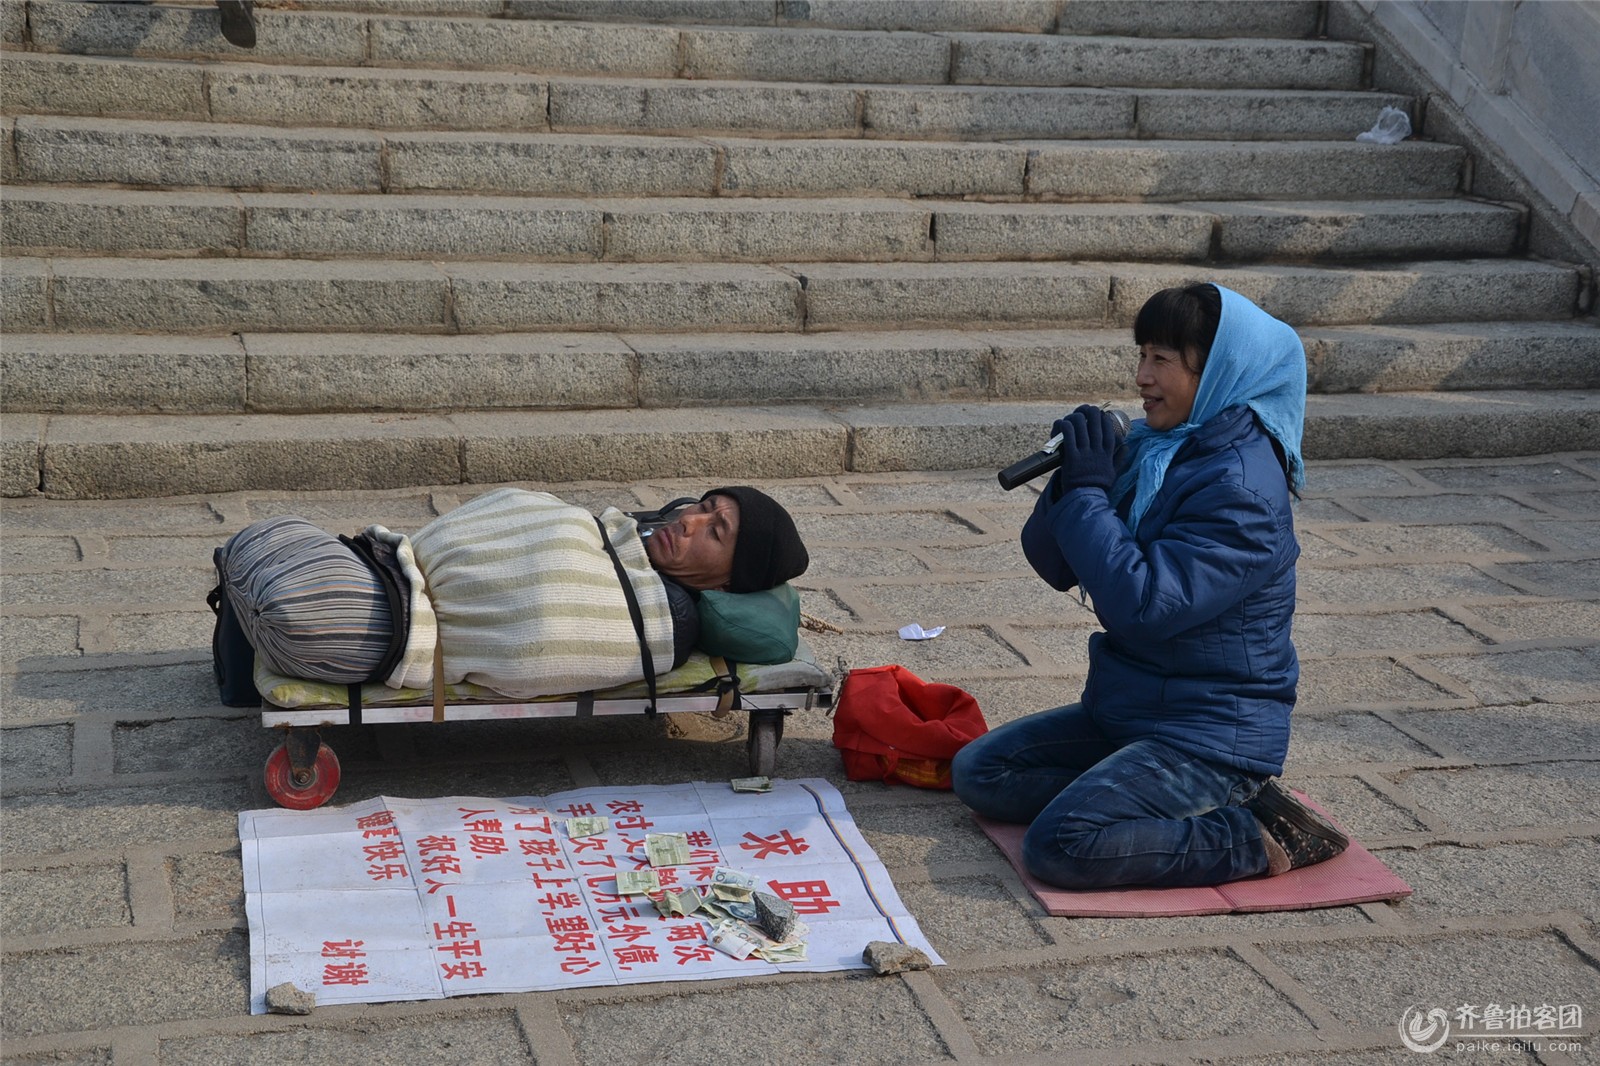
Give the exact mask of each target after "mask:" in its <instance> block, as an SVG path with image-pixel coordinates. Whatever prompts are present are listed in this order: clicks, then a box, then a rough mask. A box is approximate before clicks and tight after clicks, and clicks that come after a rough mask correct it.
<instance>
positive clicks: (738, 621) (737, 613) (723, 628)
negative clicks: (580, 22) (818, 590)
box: [696, 585, 800, 663]
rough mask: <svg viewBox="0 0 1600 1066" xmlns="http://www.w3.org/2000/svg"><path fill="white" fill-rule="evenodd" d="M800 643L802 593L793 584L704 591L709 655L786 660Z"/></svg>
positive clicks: (703, 645)
mask: <svg viewBox="0 0 1600 1066" xmlns="http://www.w3.org/2000/svg"><path fill="white" fill-rule="evenodd" d="M799 644H800V594H799V593H798V592H796V591H795V590H794V589H793V588H792V587H791V586H789V585H779V586H778V587H777V588H775V589H768V590H767V591H766V592H718V591H716V590H714V589H709V590H707V591H705V592H702V593H701V594H700V640H699V642H698V643H697V644H696V647H698V648H699V649H700V650H701V651H703V652H705V653H706V654H707V655H720V656H722V657H723V658H724V659H730V660H732V661H733V662H736V663H786V662H788V661H789V660H790V659H793V658H794V651H795V648H797V647H798V646H799Z"/></svg>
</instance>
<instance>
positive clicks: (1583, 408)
mask: <svg viewBox="0 0 1600 1066" xmlns="http://www.w3.org/2000/svg"><path fill="white" fill-rule="evenodd" d="M1073 401H1074V398H1072V397H1060V398H1058V399H1056V400H1054V401H1051V402H1047V403H1002V402H974V403H934V404H890V405H886V406H855V405H852V406H845V407H824V406H798V405H796V406H784V407H712V408H693V407H681V408H677V409H673V410H666V411H651V412H649V413H648V414H643V413H641V412H639V411H632V410H618V411H569V412H526V411H513V412H497V413H470V414H424V415H415V416H408V417H405V418H401V417H396V416H394V415H388V414H384V415H361V414H337V415H124V416H110V415H107V416H76V415H55V416H46V415H36V416H13V417H9V418H7V419H6V420H5V424H4V426H3V428H0V492H3V493H4V494H5V495H8V496H17V495H30V494H37V493H42V494H43V495H46V496H51V497H56V498H62V499H113V498H127V497H159V496H177V495H186V494H194V493H212V492H231V491H240V490H258V491H259V490H273V491H294V492H307V491H318V490H323V489H343V490H355V489H377V488H400V487H405V486H416V485H449V484H473V485H492V484H496V483H501V482H533V483H539V484H551V483H558V482H573V481H586V480H604V481H633V480H645V479H654V478H701V477H714V478H728V479H732V478H738V479H757V480H759V479H763V478H784V477H817V476H824V475H829V474H838V473H845V472H887V471H897V470H962V469H976V468H987V469H991V470H998V469H1000V468H1001V467H1003V466H1006V465H1008V464H1010V463H1011V462H1013V461H1014V460H1016V459H1017V458H1018V457H1020V456H1023V455H1026V454H1028V453H1029V452H1031V451H1033V450H1034V449H1036V448H1037V447H1038V446H1039V444H1040V442H1041V440H1042V439H1043V437H1044V436H1046V435H1047V434H1048V427H1049V425H1050V423H1051V421H1052V420H1053V419H1055V418H1056V417H1058V416H1059V415H1060V414H1061V411H1062V409H1063V407H1070V406H1071V405H1072V403H1073ZM1596 447H1600V393H1595V392H1591V391H1582V390H1576V389H1572V390H1565V391H1560V392H1510V391H1508V392H1472V393H1459V392H1458V393H1449V394H1440V393H1393V394H1382V395H1373V396H1359V397H1357V396H1350V395H1337V396H1313V397H1311V398H1310V400H1309V402H1308V404H1307V413H1306V432H1305V455H1306V457H1307V458H1308V459H1313V460H1315V459H1342V458H1358V457H1359V458H1373V459H1423V458H1440V457H1464V456H1465V457H1472V456H1512V455H1531V454H1539V453H1544V452H1555V451H1575V450H1587V449H1593V448H1596ZM1025 498H1026V497H1025Z"/></svg>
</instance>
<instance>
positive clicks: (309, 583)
mask: <svg viewBox="0 0 1600 1066" xmlns="http://www.w3.org/2000/svg"><path fill="white" fill-rule="evenodd" d="M679 502H680V503H688V504H691V505H689V506H685V507H682V508H681V509H678V510H676V511H671V512H670V514H669V515H666V516H661V517H660V518H658V519H657V520H655V521H653V522H652V521H650V520H649V519H648V518H647V519H646V522H645V524H644V525H643V526H641V523H640V521H639V520H637V519H635V518H634V517H633V516H630V515H627V514H624V513H622V512H621V511H619V510H617V509H616V508H608V509H607V510H606V511H605V512H604V514H602V515H600V516H598V517H596V516H595V515H592V514H590V513H589V512H588V511H587V510H585V509H583V508H581V507H576V506H573V505H572V504H568V503H565V502H563V501H562V500H560V499H558V498H556V497H555V496H552V495H550V494H549V493H545V492H529V491H526V490H523V489H498V490H496V491H494V492H490V493H488V494H486V495H483V496H479V497H477V498H476V499H474V500H472V501H470V502H468V503H466V504H464V505H463V506H461V507H459V508H457V509H456V510H454V511H451V512H449V513H448V514H445V515H441V516H440V517H439V518H436V519H434V520H433V521H432V522H430V523H429V524H428V525H426V526H424V527H423V528H422V529H420V530H418V531H417V532H416V533H414V534H412V535H411V536H409V537H408V536H406V535H404V534H400V533H395V532H392V531H390V530H388V529H386V528H384V527H383V526H370V527H368V528H367V529H366V530H365V531H363V532H362V533H361V534H359V535H358V536H356V537H334V536H333V535H332V534H330V533H327V532H325V531H324V530H321V529H319V528H317V527H316V526H314V525H312V524H311V523H310V522H308V521H306V520H305V519H304V518H298V517H295V516H292V515H285V516H279V517H274V518H267V519H263V520H261V521H259V522H255V523H253V524H251V525H249V526H247V527H246V528H244V529H243V530H241V531H240V532H238V533H237V534H235V535H234V536H233V538H232V539H230V540H229V541H228V543H227V544H226V546H224V547H223V548H222V549H221V550H220V552H219V558H218V564H219V569H220V570H221V571H222V574H223V575H224V580H223V586H224V588H225V594H226V595H227V597H228V599H229V601H230V602H231V605H232V607H233V611H234V614H235V615H236V616H237V618H238V620H239V623H240V626H241V628H242V629H243V630H244V634H245V636H246V637H247V638H248V639H249V641H250V643H251V645H252V646H253V647H254V648H255V651H256V654H257V656H258V657H259V658H260V660H261V661H262V663H263V664H264V665H265V666H266V667H267V668H268V669H270V670H272V671H273V672H275V673H278V674H282V675H285V676H288V677H296V678H306V679H309V680H315V681H326V682H333V683H335V684H343V685H353V684H358V683H361V682H365V681H381V682H383V683H384V684H386V685H388V686H390V687H391V688H410V689H424V690H425V689H429V688H431V687H433V684H434V670H435V664H436V663H439V664H442V669H441V671H440V672H441V673H442V675H443V683H444V684H455V683H457V682H461V681H466V682H469V683H472V684H476V685H482V686H484V687H485V688H489V689H493V690H494V691H496V692H499V693H502V694H504V695H506V696H509V697H511V698H513V699H530V698H533V697H537V696H551V695H559V694H563V693H571V692H586V691H590V690H594V689H604V688H609V687H612V686H615V685H622V684H627V683H629V682H633V681H638V680H640V679H641V677H643V676H644V674H645V672H646V671H645V670H644V669H643V666H644V664H645V663H646V662H648V663H649V664H650V670H651V671H652V672H654V673H665V672H666V671H667V670H669V669H671V668H673V667H675V666H678V665H681V664H682V663H683V661H684V660H685V659H687V658H688V656H689V654H690V652H691V651H692V650H693V649H694V646H695V643H696V640H697V638H698V636H699V615H698V612H697V608H696V600H697V599H698V597H699V595H700V593H701V592H703V591H705V590H709V589H717V590H722V591H727V592H735V593H741V592H756V591H761V590H765V589H772V588H775V587H777V586H778V585H781V584H783V583H784V582H786V581H788V580H790V579H791V578H795V577H798V576H800V575H801V574H802V573H804V572H805V569H806V566H807V565H808V564H809V562H810V558H809V556H808V554H807V552H806V548H805V545H804V543H802V541H801V539H800V534H799V532H798V531H797V530H796V529H795V524H794V519H793V518H791V517H790V515H789V513H788V512H787V511H785V510H784V508H783V507H782V506H781V505H780V504H779V503H778V502H777V501H776V500H774V499H772V497H770V496H768V495H766V494H765V493H763V492H760V491H758V490H757V489H753V488H749V487H744V486H732V487H725V488H719V489H712V490H711V491H710V492H708V493H706V494H705V495H704V496H702V497H701V498H700V500H699V501H698V502H692V501H679ZM669 511H670V509H669ZM624 580H625V581H626V590H625V588H624V584H623V582H624ZM627 591H631V592H632V599H633V600H634V601H635V603H636V605H637V617H638V620H637V622H636V621H635V617H634V612H633V610H632V606H631V605H630V603H629V596H628V595H627V594H626V592H627ZM645 650H647V651H648V655H646V654H644V651H645Z"/></svg>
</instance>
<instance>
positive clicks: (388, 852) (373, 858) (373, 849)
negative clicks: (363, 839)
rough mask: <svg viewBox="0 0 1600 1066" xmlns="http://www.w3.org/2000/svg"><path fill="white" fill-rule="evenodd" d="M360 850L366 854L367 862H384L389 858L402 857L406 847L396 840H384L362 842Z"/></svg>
mask: <svg viewBox="0 0 1600 1066" xmlns="http://www.w3.org/2000/svg"><path fill="white" fill-rule="evenodd" d="M361 851H362V854H364V855H366V857H367V861H368V862H386V861H388V860H389V859H398V858H402V857H403V856H404V855H405V853H406V848H405V845H404V844H402V843H400V841H398V840H385V841H384V842H383V843H381V844H363V845H362V846H361Z"/></svg>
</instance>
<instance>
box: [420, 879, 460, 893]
mask: <svg viewBox="0 0 1600 1066" xmlns="http://www.w3.org/2000/svg"><path fill="white" fill-rule="evenodd" d="M422 883H423V884H425V885H427V886H428V895H430V896H431V895H433V894H434V893H435V892H437V891H439V890H440V889H441V888H449V887H450V886H451V885H453V884H455V882H454V881H435V880H434V879H433V878H431V877H425V878H423V880H422Z"/></svg>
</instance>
